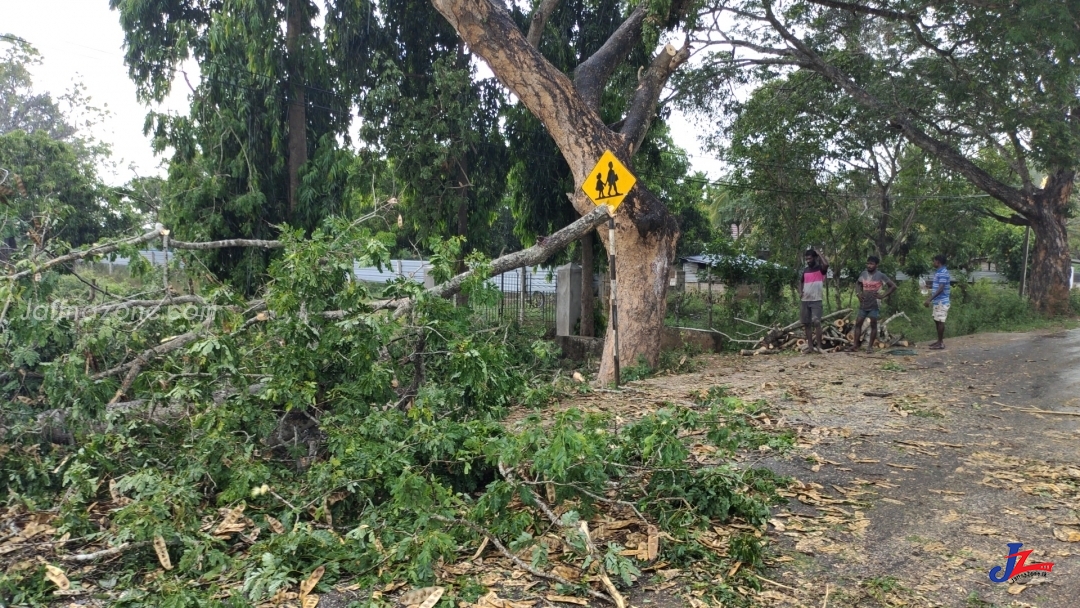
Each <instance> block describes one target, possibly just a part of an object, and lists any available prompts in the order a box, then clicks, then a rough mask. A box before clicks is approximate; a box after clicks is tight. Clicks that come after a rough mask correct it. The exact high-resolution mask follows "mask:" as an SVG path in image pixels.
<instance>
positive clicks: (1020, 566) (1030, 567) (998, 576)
mask: <svg viewBox="0 0 1080 608" xmlns="http://www.w3.org/2000/svg"><path fill="white" fill-rule="evenodd" d="M1023 546H1024V543H1009V554H1008V555H1006V556H1005V567H1004V568H1002V567H1001V566H994V567H993V568H992V569H991V570H990V580H991V581H993V582H995V583H1004V582H1005V581H1007V580H1009V579H1011V578H1013V577H1014V576H1019V575H1021V574H1024V573H1025V572H1030V573H1031V574H1029V575H1028V576H1035V575H1036V574H1037V573H1043V574H1042V576H1046V574H1045V573H1046V572H1050V571H1051V570H1053V569H1054V562H1038V563H1036V564H1029V563H1027V558H1028V556H1029V555H1031V549H1028V550H1027V551H1021V550H1020V547H1023Z"/></svg>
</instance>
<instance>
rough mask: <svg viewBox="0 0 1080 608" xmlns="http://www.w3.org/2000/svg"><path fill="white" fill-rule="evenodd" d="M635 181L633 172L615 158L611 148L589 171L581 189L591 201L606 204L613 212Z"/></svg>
mask: <svg viewBox="0 0 1080 608" xmlns="http://www.w3.org/2000/svg"><path fill="white" fill-rule="evenodd" d="M636 183H637V178H636V177H634V174H633V173H630V170H629V169H627V168H626V167H624V166H623V164H622V163H620V162H619V159H617V158H615V155H614V154H612V152H611V150H607V151H605V152H604V155H603V156H601V157H600V160H599V161H597V163H596V166H595V167H593V170H592V171H591V172H589V175H588V177H586V178H585V183H584V184H582V185H581V189H582V190H584V191H585V195H586V196H588V197H589V198H590V199H592V202H594V203H596V204H597V205H607V206H608V207H609V208H610V209H611V213H613V214H614V213H615V210H616V209H618V208H619V204H620V203H622V201H623V199H624V198H626V195H627V193H629V192H630V189H631V188H633V187H634V184H636Z"/></svg>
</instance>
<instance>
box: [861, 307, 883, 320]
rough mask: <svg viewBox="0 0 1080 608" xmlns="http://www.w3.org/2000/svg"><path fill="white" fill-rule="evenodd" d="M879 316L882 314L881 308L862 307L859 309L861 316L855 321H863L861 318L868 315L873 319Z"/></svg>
mask: <svg viewBox="0 0 1080 608" xmlns="http://www.w3.org/2000/svg"><path fill="white" fill-rule="evenodd" d="M879 316H881V310H880V309H878V308H871V309H870V310H863V309H861V308H860V309H859V318H858V319H855V321H856V322H858V321H861V320H863V319H865V318H866V317H870V318H871V319H877V318H878V317H879Z"/></svg>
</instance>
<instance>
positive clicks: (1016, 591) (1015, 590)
mask: <svg viewBox="0 0 1080 608" xmlns="http://www.w3.org/2000/svg"><path fill="white" fill-rule="evenodd" d="M1024 589H1027V585H1009V595H1020V592H1022V591H1023V590H1024Z"/></svg>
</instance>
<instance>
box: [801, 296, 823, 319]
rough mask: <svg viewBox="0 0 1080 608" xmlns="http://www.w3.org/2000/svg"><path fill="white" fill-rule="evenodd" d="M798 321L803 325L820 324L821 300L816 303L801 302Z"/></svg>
mask: <svg viewBox="0 0 1080 608" xmlns="http://www.w3.org/2000/svg"><path fill="white" fill-rule="evenodd" d="M799 320H800V321H802V324H803V325H808V324H810V323H821V300H818V301H817V302H803V303H802V306H800V307H799Z"/></svg>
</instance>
